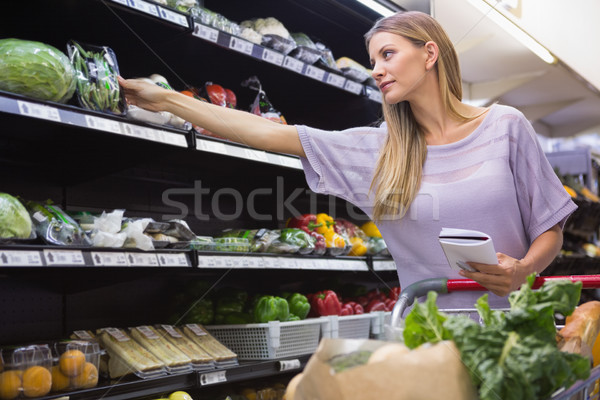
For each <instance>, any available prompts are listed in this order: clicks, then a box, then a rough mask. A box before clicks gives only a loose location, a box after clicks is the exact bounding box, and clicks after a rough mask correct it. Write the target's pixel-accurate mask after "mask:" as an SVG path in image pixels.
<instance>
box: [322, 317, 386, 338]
mask: <svg viewBox="0 0 600 400" xmlns="http://www.w3.org/2000/svg"><path fill="white" fill-rule="evenodd" d="M378 318H379V316H378V315H377V314H376V313H366V314H357V315H344V316H338V315H328V316H326V317H321V319H323V321H324V323H323V325H322V327H323V329H322V332H321V336H322V337H327V338H343V339H368V338H369V335H370V332H371V325H372V324H373V321H374V320H375V319H378Z"/></svg>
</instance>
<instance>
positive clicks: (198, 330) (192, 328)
mask: <svg viewBox="0 0 600 400" xmlns="http://www.w3.org/2000/svg"><path fill="white" fill-rule="evenodd" d="M186 326H187V327H188V328H189V330H190V331H192V332H193V333H194V334H195V335H196V336H204V335H206V332H205V331H204V329H202V328H200V327H199V326H198V325H197V324H187V325H186Z"/></svg>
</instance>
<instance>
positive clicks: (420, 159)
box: [365, 11, 472, 222]
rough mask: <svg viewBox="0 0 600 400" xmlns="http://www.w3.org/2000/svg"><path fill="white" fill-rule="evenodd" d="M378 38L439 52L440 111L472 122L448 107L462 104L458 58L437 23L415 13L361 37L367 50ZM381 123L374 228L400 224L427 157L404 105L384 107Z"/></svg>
mask: <svg viewBox="0 0 600 400" xmlns="http://www.w3.org/2000/svg"><path fill="white" fill-rule="evenodd" d="M378 32H388V33H393V34H397V35H400V36H402V37H404V38H406V39H408V40H410V41H411V42H412V43H413V44H414V45H415V46H417V47H423V46H424V45H425V43H427V42H429V41H433V42H435V43H436V44H437V45H438V48H439V55H438V59H437V62H436V64H435V68H436V69H437V73H438V80H439V87H440V93H441V95H442V101H443V104H444V107H445V110H446V112H447V113H448V114H449V115H451V116H452V117H455V118H456V119H458V120H460V121H467V120H470V119H472V117H466V116H464V115H462V114H461V113H459V112H458V111H457V110H456V108H455V107H454V104H453V102H452V101H451V100H452V98H453V97H454V98H456V99H458V100H462V84H461V77H460V67H459V63H458V56H457V55H456V51H455V50H454V45H453V44H452V42H451V41H450V39H449V38H448V35H447V34H446V32H445V31H444V30H443V28H442V27H441V26H440V24H439V23H438V22H437V21H436V20H434V19H433V18H432V17H431V16H429V15H428V14H425V13H421V12H418V11H409V12H401V13H396V14H394V15H392V16H389V17H386V18H382V19H380V20H378V21H377V22H376V23H375V25H374V26H373V27H372V28H371V29H370V30H369V32H367V33H366V34H365V40H366V44H367V48H368V46H369V42H370V41H371V38H372V37H373V35H374V34H376V33H378ZM383 117H384V118H385V121H386V123H387V129H388V135H387V139H386V141H385V143H384V145H383V147H382V149H381V153H380V154H379V159H378V161H377V165H376V168H375V173H374V176H373V181H372V182H371V190H373V188H376V190H375V203H374V209H373V219H374V220H375V221H376V222H378V221H381V220H382V219H383V218H384V217H385V216H388V217H390V216H391V217H397V218H401V217H403V216H404V215H405V214H406V212H407V210H408V208H409V207H410V204H411V203H412V201H413V200H414V198H415V197H416V196H417V193H418V192H419V189H420V187H421V176H422V174H423V164H424V163H425V159H426V157H427V144H426V142H425V135H424V133H423V131H422V129H421V127H420V126H419V124H418V123H417V121H416V120H415V118H414V115H413V113H412V110H411V108H410V104H409V103H408V101H402V102H400V103H397V104H387V103H385V102H384V104H383Z"/></svg>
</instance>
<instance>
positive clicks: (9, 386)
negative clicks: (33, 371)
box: [0, 370, 21, 400]
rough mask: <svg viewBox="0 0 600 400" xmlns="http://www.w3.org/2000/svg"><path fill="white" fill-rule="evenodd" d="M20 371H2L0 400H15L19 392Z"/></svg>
mask: <svg viewBox="0 0 600 400" xmlns="http://www.w3.org/2000/svg"><path fill="white" fill-rule="evenodd" d="M20 373H21V371H17V370H12V371H4V372H2V373H1V374H0V399H2V400H9V399H15V398H16V397H17V396H18V395H19V391H20V390H21V376H20V375H21V374H20Z"/></svg>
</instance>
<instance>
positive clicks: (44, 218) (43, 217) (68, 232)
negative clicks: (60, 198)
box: [26, 201, 92, 246]
mask: <svg viewBox="0 0 600 400" xmlns="http://www.w3.org/2000/svg"><path fill="white" fill-rule="evenodd" d="M26 207H27V210H28V211H29V214H30V215H31V220H32V221H33V224H34V226H35V231H36V232H37V234H38V236H39V237H41V238H42V239H43V240H44V241H45V242H46V243H48V244H54V245H59V246H91V244H92V242H91V240H90V239H89V237H88V236H87V234H86V233H85V232H84V230H83V229H81V227H80V226H79V224H78V223H77V222H75V220H74V219H73V218H71V217H70V216H69V215H68V214H67V213H65V212H64V211H63V210H61V208H60V207H59V206H57V205H54V204H41V203H37V202H35V201H28V202H27V203H26Z"/></svg>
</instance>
